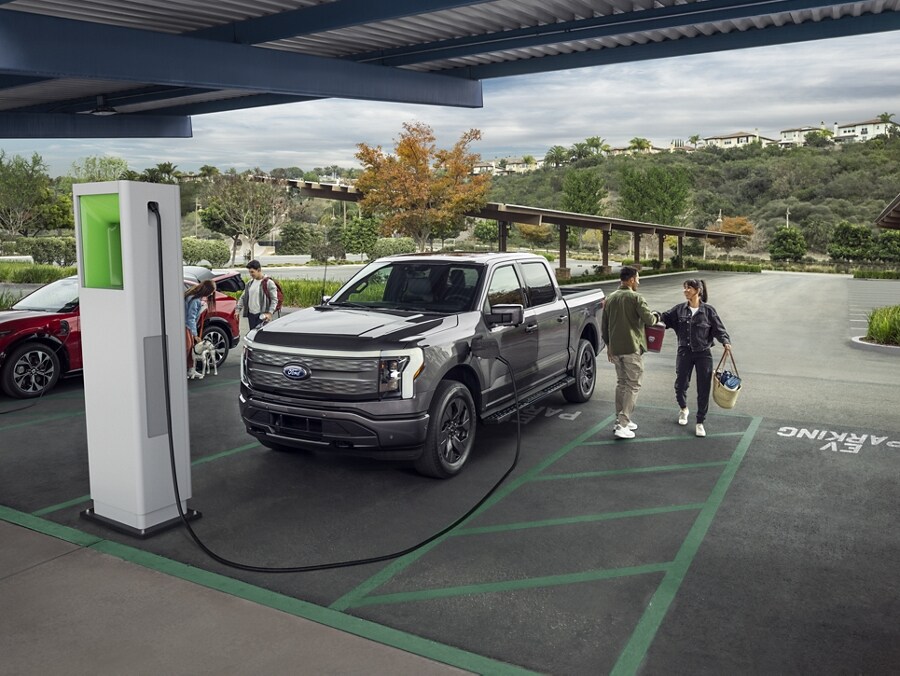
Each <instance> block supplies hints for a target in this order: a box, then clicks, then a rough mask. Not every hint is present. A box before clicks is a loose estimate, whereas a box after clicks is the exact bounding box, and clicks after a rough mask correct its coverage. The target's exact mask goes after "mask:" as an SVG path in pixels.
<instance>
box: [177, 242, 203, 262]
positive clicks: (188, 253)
mask: <svg viewBox="0 0 900 676" xmlns="http://www.w3.org/2000/svg"><path fill="white" fill-rule="evenodd" d="M202 247H203V242H201V241H200V240H199V239H197V238H196V237H184V238H182V240H181V258H182V260H184V264H185V265H197V263H199V262H200V261H201V260H202V259H203V252H202Z"/></svg>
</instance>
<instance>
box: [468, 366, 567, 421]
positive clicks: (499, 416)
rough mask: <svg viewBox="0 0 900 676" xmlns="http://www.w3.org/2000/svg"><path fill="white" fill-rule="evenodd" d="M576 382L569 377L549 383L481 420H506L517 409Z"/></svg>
mask: <svg viewBox="0 0 900 676" xmlns="http://www.w3.org/2000/svg"><path fill="white" fill-rule="evenodd" d="M574 384H575V378H571V377H567V378H564V379H563V380H560V381H558V382H555V383H553V384H552V385H548V386H547V387H545V388H544V389H542V390H538V391H537V392H535V393H534V394H530V395H528V396H527V397H525V398H524V399H520V400H519V405H518V406H516V405H513V406H507V407H506V408H504V409H501V410H500V411H497V412H496V413H492V414H491V415H489V416H485V417H483V418H482V419H481V422H483V423H485V424H487V425H495V424H497V423H502V422H506V421H507V420H509V419H510V418H511V417H512V416H514V415H515V414H516V411H517V410H520V409H523V408H526V407H527V406H531V405H532V404H533V403H535V402H538V401H540V400H541V399H543V398H545V397H546V396H548V395H550V394H553V393H554V392H559V390H562V389H565V388H567V387H569V386H570V385H574Z"/></svg>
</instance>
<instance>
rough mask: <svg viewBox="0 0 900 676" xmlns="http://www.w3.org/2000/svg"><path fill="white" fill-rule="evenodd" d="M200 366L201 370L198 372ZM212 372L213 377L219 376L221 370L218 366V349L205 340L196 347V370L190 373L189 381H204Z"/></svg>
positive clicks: (193, 369)
mask: <svg viewBox="0 0 900 676" xmlns="http://www.w3.org/2000/svg"><path fill="white" fill-rule="evenodd" d="M198 364H199V367H200V370H199V371H198V370H197V365H198ZM210 371H212V372H213V375H219V369H218V367H217V366H216V348H215V346H213V344H212V343H211V342H209V341H208V340H206V339H205V338H204V339H203V340H201V341H200V342H199V343H197V344H196V345H194V368H192V369H191V370H190V371H188V379H190V380H193V379H195V378H197V379H200V380H202V379H203V378H204V377H206V376H207V375H209V372H210Z"/></svg>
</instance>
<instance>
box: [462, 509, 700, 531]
mask: <svg viewBox="0 0 900 676" xmlns="http://www.w3.org/2000/svg"><path fill="white" fill-rule="evenodd" d="M704 504H706V503H703V502H699V503H696V504H692V505H671V506H669V507H648V508H646V509H632V510H630V511H627V512H605V513H603V514H585V515H583V516H568V517H563V518H559V519H545V520H544V521H521V522H518V523H504V524H498V525H496V526H480V527H478V528H460V529H458V530H455V531H453V532H452V533H450V535H451V537H458V536H462V535H483V534H485V533H503V532H506V531H511V530H525V529H526V528H545V527H548V526H567V525H569V524H573V523H592V522H594V521H612V520H614V519H628V518H631V517H635V516H651V515H653V514H668V513H669V512H685V511H690V510H692V509H698V510H699V509H703V506H704Z"/></svg>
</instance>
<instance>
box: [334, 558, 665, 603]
mask: <svg viewBox="0 0 900 676" xmlns="http://www.w3.org/2000/svg"><path fill="white" fill-rule="evenodd" d="M671 565H672V562H666V563H648V564H645V565H643V566H628V567H626V568H605V569H601V570H585V571H581V572H578V573H568V574H566V575H547V576H544V577H532V578H524V579H519V580H504V581H502V582H487V583H484V584H467V585H461V586H459V587H440V588H436V589H424V590H421V591H412V592H397V593H394V594H381V595H379V596H375V595H373V596H366V597H365V598H362V599H360V600H359V601H357V602H356V603H355V604H354V605H353V606H351V607H353V608H361V607H363V606H376V605H387V604H393V603H409V602H411V601H430V600H432V599H442V598H448V597H451V596H469V595H473V594H490V593H494V592H506V591H518V590H521V589H538V588H546V587H557V586H561V585H570V584H579V583H581V582H595V581H597V580H612V579H614V578H617V577H631V576H634V575H646V574H648V573H667V572H668V571H669V568H670V567H671Z"/></svg>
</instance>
